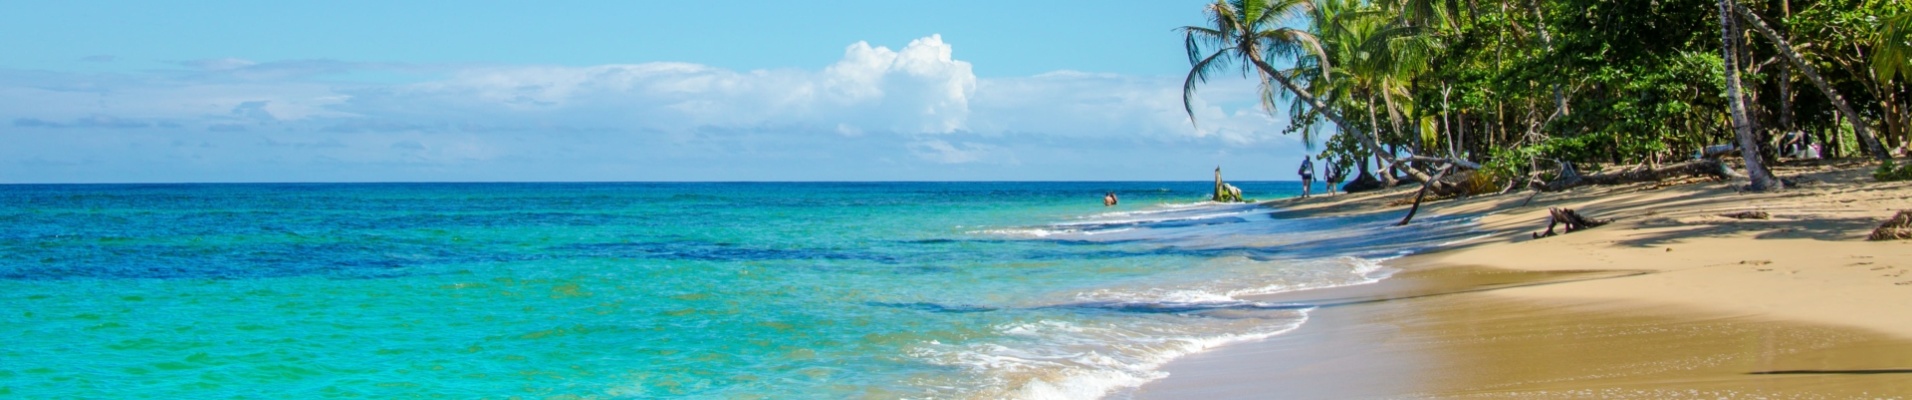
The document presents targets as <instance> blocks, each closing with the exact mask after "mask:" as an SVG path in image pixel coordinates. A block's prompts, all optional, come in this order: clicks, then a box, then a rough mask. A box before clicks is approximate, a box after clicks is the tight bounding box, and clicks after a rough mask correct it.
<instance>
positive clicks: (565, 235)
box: [0, 182, 1470, 398]
mask: <svg viewBox="0 0 1912 400" xmlns="http://www.w3.org/2000/svg"><path fill="white" fill-rule="evenodd" d="M1238 185H1241V186H1242V187H1243V189H1244V190H1245V191H1246V192H1247V193H1248V194H1249V195H1250V196H1251V197H1260V198H1264V199H1268V198H1277V197H1285V196H1288V195H1291V194H1292V193H1293V192H1294V190H1293V189H1294V188H1293V186H1294V184H1293V183H1254V182H1249V183H1246V184H1241V183H1238ZM1208 186H1209V183H1207V182H1169V183H1164V182H1129V183H1122V182H1117V183H788V184H778V183H761V184H753V183H709V184H702V183H668V184H645V183H576V184H555V183H554V184H284V185H263V184H260V185H250V184H249V185H54V186H31V185H29V186H0V343H6V345H5V346H0V395H4V396H20V397H112V398H140V397H147V398H179V397H194V398H211V397H232V396H269V397H375V398H386V397H434V396H442V397H450V398H477V397H496V398H503V397H509V396H524V397H530V398H547V397H566V396H576V397H601V398H619V397H720V398H753V397H761V398H843V397H878V398H893V397H933V398H974V397H982V398H1001V397H1020V398H1093V397H1097V396H1101V395H1103V394H1105V393H1107V392H1108V391H1110V390H1113V389H1118V388H1121V387H1126V386H1133V385H1137V384H1140V383H1142V382H1145V381H1146V380H1148V379H1152V378H1155V377H1159V376H1160V373H1159V372H1156V371H1155V370H1154V368H1155V367H1157V366H1159V365H1160V364H1162V363H1164V362H1166V361H1168V360H1170V359H1173V358H1174V357H1177V356H1180V355H1183V354H1187V353H1190V352H1194V351H1199V350H1201V349H1203V348H1206V347H1209V346H1213V345H1217V344H1221V343H1226V342H1230V341H1239V340H1248V339H1254V338H1261V337H1267V336H1270V335H1275V334H1279V333H1281V332H1284V331H1286V330H1289V329H1292V328H1294V327H1295V326H1297V325H1298V324H1300V323H1303V322H1304V321H1305V320H1306V315H1307V312H1308V310H1306V309H1298V308H1293V307H1287V306H1283V305H1271V304H1256V303H1252V302H1245V301H1241V300H1237V299H1236V298H1237V296H1241V295H1246V294H1256V293H1272V292H1279V291H1287V290H1298V289H1303V288H1312V287H1327V286H1339V285H1349V284H1359V283H1364V282H1370V281H1372V280H1375V279H1379V278H1382V277H1384V276H1385V274H1386V273H1387V271H1385V270H1381V269H1379V268H1378V267H1377V266H1376V265H1375V264H1374V263H1373V262H1371V260H1374V259H1379V258H1385V257H1389V256H1392V255H1395V254H1398V253H1400V252H1403V251H1411V250H1413V249H1418V248H1424V247H1427V246H1431V245H1434V244H1438V243H1441V242H1445V241H1452V240H1455V239H1458V238H1462V237H1465V235H1466V232H1465V231H1466V227H1467V226H1468V225H1469V224H1470V221H1468V220H1466V219H1462V218H1450V219H1440V218H1429V217H1423V218H1424V219H1421V220H1418V221H1417V224H1416V226H1413V227H1409V228H1387V227H1385V226H1386V225H1387V224H1388V223H1391V222H1393V219H1394V218H1398V216H1377V217H1373V218H1355V219H1343V220H1333V221H1330V220H1323V219H1276V218H1273V217H1271V216H1270V212H1271V211H1272V210H1270V209H1268V208H1265V207H1259V206H1250V205H1215V204H1206V203H1204V202H1201V201H1200V200H1201V199H1203V198H1205V196H1206V193H1207V190H1208ZM1107 190H1114V191H1117V192H1118V194H1120V195H1121V197H1122V200H1123V203H1122V205H1121V206H1118V207H1114V208H1104V207H1102V206H1101V202H1100V200H1101V193H1102V192H1103V191H1107ZM1330 229H1333V230H1330Z"/></svg>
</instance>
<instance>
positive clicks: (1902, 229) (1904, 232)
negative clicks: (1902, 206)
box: [1866, 210, 1912, 240]
mask: <svg viewBox="0 0 1912 400" xmlns="http://www.w3.org/2000/svg"><path fill="white" fill-rule="evenodd" d="M1899 239H1912V210H1904V211H1899V214H1898V215H1894V216H1892V219H1890V220H1886V221H1885V223H1884V224H1880V225H1879V228H1878V229H1873V230H1872V236H1867V237H1866V240H1899Z"/></svg>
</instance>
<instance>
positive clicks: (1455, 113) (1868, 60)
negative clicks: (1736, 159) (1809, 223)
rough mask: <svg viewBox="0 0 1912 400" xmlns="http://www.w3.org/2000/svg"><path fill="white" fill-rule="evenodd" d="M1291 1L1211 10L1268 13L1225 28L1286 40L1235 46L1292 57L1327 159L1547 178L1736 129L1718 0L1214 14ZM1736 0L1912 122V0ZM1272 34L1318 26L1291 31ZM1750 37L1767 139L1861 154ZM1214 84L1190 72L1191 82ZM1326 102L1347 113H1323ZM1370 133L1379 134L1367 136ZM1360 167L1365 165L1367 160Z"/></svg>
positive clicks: (1370, 5) (1849, 88) (1751, 73)
mask: <svg viewBox="0 0 1912 400" xmlns="http://www.w3.org/2000/svg"><path fill="white" fill-rule="evenodd" d="M1294 1H1306V2H1307V4H1308V6H1307V7H1299V6H1297V7H1294V8H1289V9H1290V10H1303V9H1306V10H1307V11H1306V12H1305V13H1302V14H1294V15H1288V16H1287V17H1284V18H1279V21H1275V20H1260V19H1254V18H1246V17H1247V16H1248V14H1249V13H1233V12H1232V11H1230V12H1219V13H1213V15H1211V17H1225V18H1213V19H1211V21H1210V22H1211V23H1217V24H1220V25H1226V23H1225V22H1226V21H1242V20H1254V21H1258V22H1260V23H1261V24H1251V23H1246V22H1244V23H1237V24H1236V25H1239V26H1242V27H1244V28H1241V29H1236V30H1233V31H1229V30H1226V29H1222V30H1216V31H1214V32H1215V33H1224V35H1221V36H1230V35H1229V34H1233V36H1230V37H1235V38H1242V37H1245V36H1242V35H1240V34H1239V33H1240V32H1250V31H1261V32H1264V33H1266V34H1267V35H1268V37H1269V39H1275V38H1280V39H1282V41H1281V42H1280V43H1281V45H1280V46H1270V47H1267V48H1265V49H1263V51H1261V52H1260V53H1259V54H1258V55H1257V54H1222V55H1221V57H1222V58H1224V59H1229V60H1231V61H1241V60H1246V59H1251V58H1255V57H1257V56H1265V57H1264V58H1265V59H1266V60H1268V61H1271V62H1273V63H1274V64H1275V65H1292V66H1293V67H1292V68H1291V69H1288V70H1285V71H1280V72H1281V73H1280V74H1279V76H1281V77H1284V78H1286V79H1290V80H1291V81H1292V82H1294V83H1295V84H1297V85H1298V86H1300V87H1301V89H1302V91H1304V92H1306V93H1307V95H1308V96H1310V97H1313V98H1317V99H1319V100H1320V101H1321V103H1323V104H1325V107H1324V108H1326V109H1327V110H1318V109H1315V105H1313V104H1304V103H1305V102H1302V101H1290V102H1289V104H1288V105H1289V106H1290V108H1289V110H1288V112H1287V114H1288V115H1289V116H1291V118H1289V121H1290V126H1289V129H1288V131H1287V132H1288V133H1297V132H1299V133H1302V134H1303V135H1304V137H1305V139H1306V141H1307V142H1308V143H1310V145H1311V146H1310V147H1309V148H1310V149H1311V150H1314V149H1317V147H1314V146H1312V145H1313V144H1315V143H1319V144H1322V145H1323V146H1321V147H1319V149H1320V150H1321V151H1320V155H1321V156H1323V157H1324V159H1334V160H1341V161H1343V162H1348V163H1349V164H1352V161H1354V160H1372V159H1373V157H1374V155H1375V152H1388V151H1393V149H1396V148H1401V149H1408V150H1407V151H1412V152H1417V153H1419V155H1427V156H1437V157H1438V156H1446V155H1447V154H1446V153H1447V150H1448V149H1449V148H1450V146H1451V147H1452V148H1455V149H1456V150H1457V153H1459V154H1458V155H1459V156H1461V157H1462V158H1467V159H1469V160H1471V161H1475V162H1479V163H1481V164H1482V166H1483V170H1482V171H1480V175H1482V176H1483V178H1481V179H1488V178H1492V180H1498V181H1499V182H1503V183H1504V182H1505V180H1506V179H1509V178H1513V177H1518V176H1524V175H1526V174H1528V173H1531V172H1535V171H1531V169H1533V168H1534V167H1535V165H1534V162H1535V161H1536V160H1540V166H1541V167H1542V168H1543V169H1551V168H1555V166H1554V163H1553V161H1555V160H1558V161H1565V162H1573V163H1575V164H1577V165H1580V166H1585V167H1595V166H1597V165H1601V164H1606V165H1616V164H1628V163H1639V162H1644V161H1649V160H1654V161H1666V160H1670V159H1679V158H1684V157H1686V156H1687V155H1689V154H1692V153H1693V152H1694V151H1695V150H1697V149H1699V148H1701V147H1703V146H1706V145H1712V144H1720V143H1730V142H1732V141H1733V139H1734V133H1733V130H1732V127H1731V124H1730V122H1728V118H1727V116H1728V115H1729V110H1728V104H1729V103H1728V102H1727V101H1726V97H1725V96H1726V95H1725V73H1726V71H1725V70H1724V69H1723V60H1722V59H1721V57H1722V55H1721V53H1722V48H1721V40H1720V39H1721V27H1720V15H1719V6H1718V4H1719V3H1718V0H1653V1H1613V0H1550V1H1512V2H1498V3H1494V2H1486V3H1478V4H1476V3H1469V2H1460V1H1450V0H1390V1H1364V0H1278V1H1266V2H1260V1H1247V0H1239V1H1238V0H1225V1H1221V2H1218V3H1215V5H1214V6H1211V7H1210V11H1211V12H1213V11H1216V10H1257V9H1269V8H1268V7H1269V6H1271V5H1282V6H1287V5H1297V4H1299V3H1295V2H1294ZM1739 1H1740V3H1741V4H1742V5H1744V6H1746V7H1748V10H1750V11H1751V12H1752V13H1753V14H1756V15H1759V16H1761V18H1760V19H1762V20H1764V21H1765V22H1766V23H1767V24H1768V25H1770V26H1772V27H1773V28H1774V29H1776V30H1778V31H1779V34H1780V36H1783V37H1785V38H1787V40H1788V41H1790V42H1791V43H1792V44H1794V45H1795V46H1794V48H1793V51H1795V52H1798V53H1801V56H1802V58H1803V59H1804V60H1805V62H1806V63H1808V64H1809V65H1811V66H1812V67H1813V69H1814V70H1816V71H1817V74H1818V75H1819V76H1820V77H1821V78H1823V80H1824V81H1825V82H1826V83H1827V84H1828V86H1829V88H1830V89H1832V90H1833V91H1836V92H1838V93H1839V96H1840V97H1842V98H1844V99H1845V100H1846V102H1847V103H1849V104H1851V105H1852V106H1853V107H1855V108H1857V110H1856V111H1857V113H1858V114H1860V115H1861V116H1862V117H1863V119H1866V120H1867V121H1862V122H1865V123H1868V124H1873V125H1874V126H1877V127H1879V128H1885V126H1884V125H1889V124H1890V125H1894V126H1898V125H1908V124H1912V121H1902V122H1901V121H1898V120H1892V121H1887V120H1888V118H1886V117H1887V116H1890V115H1898V114H1895V113H1904V111H1895V110H1907V109H1912V104H1908V102H1912V85H1908V84H1907V83H1906V81H1907V80H1912V79H1907V78H1905V77H1904V76H1903V75H1902V74H1901V75H1894V73H1898V72H1900V71H1902V70H1903V71H1907V72H1912V69H1908V68H1912V66H1908V65H1907V63H1912V2H1909V1H1905V0H1789V1H1788V2H1786V3H1780V2H1771V1H1752V0H1739ZM1782 6H1784V7H1782ZM1258 15H1274V14H1269V13H1262V14H1258ZM1271 21H1272V22H1271ZM1275 27H1295V28H1297V29H1299V30H1300V31H1304V32H1305V33H1306V35H1292V34H1294V33H1296V32H1294V31H1281V32H1280V33H1279V34H1277V33H1276V32H1274V29H1275ZM1196 29H1197V30H1192V31H1184V32H1185V33H1189V34H1191V35H1194V36H1196V37H1198V38H1199V37H1201V36H1202V35H1201V34H1204V33H1206V32H1207V31H1200V30H1199V29H1201V28H1196ZM1738 37H1743V38H1745V39H1746V41H1745V42H1744V45H1745V48H1744V49H1743V50H1744V55H1745V58H1743V59H1742V60H1743V61H1745V63H1743V69H1742V70H1741V71H1739V73H1740V76H1741V79H1742V81H1743V82H1744V90H1745V93H1746V97H1748V100H1749V101H1750V103H1749V104H1748V107H1749V108H1750V110H1749V111H1751V113H1750V114H1751V115H1752V117H1753V118H1755V125H1756V126H1758V127H1760V128H1761V130H1762V131H1765V132H1774V131H1779V130H1782V129H1796V130H1802V131H1806V132H1812V133H1815V134H1818V133H1822V132H1831V133H1833V136H1834V137H1835V138H1837V137H1845V138H1844V139H1834V140H1833V141H1832V142H1830V143H1824V144H1826V145H1828V146H1829V147H1828V148H1837V149H1851V148H1853V146H1854V145H1855V140H1854V139H1852V138H1850V137H1846V136H1848V135H1850V133H1848V131H1847V129H1849V128H1850V127H1849V126H1847V125H1845V124H1848V122H1846V121H1845V120H1844V119H1842V118H1840V117H1839V116H1838V115H1836V114H1835V108H1834V107H1833V105H1832V102H1831V101H1830V100H1828V99H1829V96H1827V95H1826V94H1824V93H1822V91H1821V90H1820V88H1819V87H1818V86H1817V85H1815V84H1814V82H1812V81H1810V80H1808V79H1807V77H1806V76H1805V73H1804V72H1803V69H1802V68H1798V67H1797V66H1794V65H1793V63H1792V62H1791V59H1790V58H1787V57H1783V56H1781V54H1780V53H1781V51H1780V49H1779V48H1777V47H1775V46H1776V45H1775V44H1774V43H1773V42H1774V41H1772V40H1769V39H1767V38H1766V37H1764V36H1763V35H1759V34H1754V33H1751V32H1750V31H1748V32H1746V33H1744V34H1741V35H1738ZM1191 43H1196V44H1198V45H1201V46H1194V47H1200V48H1199V49H1197V50H1201V52H1197V53H1193V54H1194V55H1197V56H1200V55H1202V54H1207V53H1206V52H1222V53H1225V51H1222V50H1225V48H1227V47H1228V46H1229V45H1230V44H1231V43H1233V44H1237V46H1234V47H1236V48H1238V49H1239V48H1241V47H1256V46H1259V45H1257V44H1255V43H1250V42H1243V41H1234V42H1227V41H1207V42H1205V41H1200V40H1197V41H1195V42H1191ZM1267 44H1271V45H1272V44H1275V42H1274V41H1269V42H1267ZM1313 44H1318V45H1319V52H1316V51H1315V50H1314V47H1312V45H1313ZM1202 46H1208V47H1202ZM1277 48H1279V50H1277ZM1302 50H1305V51H1302ZM1197 61H1199V60H1197ZM1290 61H1291V62H1290ZM1881 63H1883V64H1881ZM1229 65H1232V66H1236V67H1239V66H1241V65H1240V64H1239V63H1234V64H1229ZM1880 65H1887V66H1889V67H1891V68H1887V69H1879V68H1878V66H1880ZM1199 67H1210V68H1216V70H1215V71H1214V72H1228V73H1231V74H1245V73H1246V72H1249V71H1247V70H1242V71H1236V70H1234V69H1232V68H1231V69H1228V70H1227V71H1222V70H1221V68H1220V67H1214V66H1209V65H1198V68H1195V69H1202V68H1199ZM1250 75H1252V74H1250ZM1895 76H1897V78H1895ZM1201 78H1202V75H1201V74H1199V73H1197V74H1191V79H1190V80H1189V81H1188V82H1200V80H1201ZM1262 83H1263V84H1264V85H1265V84H1266V83H1267V82H1262ZM1556 88H1557V89H1556ZM1782 89H1784V90H1789V91H1790V93H1789V94H1782ZM1556 90H1558V96H1559V98H1560V99H1562V100H1564V102H1565V103H1566V104H1567V106H1568V107H1566V108H1565V111H1567V112H1565V113H1557V112H1556V107H1555V99H1556ZM1263 93H1264V94H1267V93H1269V91H1268V90H1267V89H1266V88H1264V91H1263ZM1274 95H1275V96H1276V97H1279V98H1278V99H1275V100H1286V99H1289V98H1291V97H1300V96H1298V95H1297V96H1290V94H1288V93H1280V92H1279V91H1277V93H1274ZM1324 111H1331V114H1334V115H1335V116H1336V118H1327V117H1324V115H1326V114H1329V113H1328V112H1324ZM1785 111H1789V112H1785ZM1788 114H1790V115H1788ZM1782 116H1783V117H1782ZM1331 119H1335V120H1333V121H1331ZM1842 126H1843V127H1844V129H1842ZM1448 129H1453V131H1451V132H1450V131H1447V130H1448ZM1909 130H1912V129H1899V130H1897V131H1896V132H1900V133H1897V135H1901V136H1898V137H1899V138H1901V139H1902V140H1912V135H1909V134H1906V133H1904V132H1907V131H1909ZM1874 131H1875V132H1877V131H1886V132H1893V130H1889V129H1874ZM1322 134H1326V135H1328V136H1325V137H1322V136H1318V135H1322ZM1357 135H1359V136H1357ZM1369 138H1371V139H1372V142H1376V143H1368V142H1369V141H1368V140H1359V139H1369ZM1317 139H1325V140H1317ZM1373 144H1378V146H1373ZM1839 153H1840V155H1842V156H1854V155H1856V154H1855V153H1853V152H1851V151H1841V152H1839ZM1364 165H1366V163H1364ZM1349 166H1350V167H1352V165H1349ZM1347 170H1348V171H1349V174H1351V175H1352V174H1354V173H1355V171H1356V168H1348V169H1347ZM1895 171H1896V170H1895ZM1543 172H1548V171H1543Z"/></svg>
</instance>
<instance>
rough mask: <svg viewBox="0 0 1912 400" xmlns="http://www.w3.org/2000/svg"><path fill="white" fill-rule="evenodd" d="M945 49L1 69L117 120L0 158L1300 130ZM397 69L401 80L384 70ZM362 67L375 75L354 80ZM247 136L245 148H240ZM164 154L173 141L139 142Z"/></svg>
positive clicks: (996, 160) (13, 106)
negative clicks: (761, 58) (807, 60)
mask: <svg viewBox="0 0 1912 400" xmlns="http://www.w3.org/2000/svg"><path fill="white" fill-rule="evenodd" d="M956 56H957V53H956V52H955V50H954V47H953V46H952V45H951V44H950V43H948V42H945V41H943V38H942V37H941V36H940V35H931V36H928V37H923V38H919V39H916V40H913V41H910V42H909V43H908V44H907V45H905V46H903V47H902V48H901V49H896V50H893V49H890V48H887V47H883V46H874V45H871V44H869V43H867V42H857V43H853V44H850V45H848V46H846V47H845V48H844V50H843V54H842V57H841V58H839V59H838V60H837V61H835V62H833V63H831V64H829V65H825V66H821V67H820V68H815V69H796V68H786V69H769V70H752V71H736V70H730V69H724V68H718V67H713V66H707V65H701V64H694V63H682V62H652V63H641V64H617V65H595V66H537V65H487V66H470V65H438V66H418V65H394V64H368V63H352V62H342V61H328V60H293V61H276V62H254V61H250V60H242V59H214V60H200V61H192V62H185V63H181V64H180V65H182V66H185V67H189V68H188V69H181V70H173V71H149V72H140V73H121V74H82V73H57V72H40V71H5V70H0V125H4V126H0V129H3V130H4V132H27V131H33V132H54V131H55V130H57V131H58V132H61V134H62V135H72V134H75V133H77V132H81V131H86V130H89V129H90V130H94V131H98V132H107V131H112V132H119V133H110V134H109V133H96V134H98V135H123V136H117V137H96V138H93V139H82V138H79V137H68V138H63V139H58V140H57V141H56V140H55V139H45V140H46V141H45V142H43V143H44V146H43V147H33V146H35V145H34V144H33V142H26V141H16V142H15V144H16V145H18V146H17V147H15V150H17V151H11V152H9V151H0V164H4V163H6V162H10V161H11V162H16V163H17V162H22V160H26V158H22V157H27V156H29V155H30V156H32V157H37V158H34V159H36V160H61V159H69V160H78V159H114V157H113V155H111V154H106V153H104V152H106V151H107V150H103V149H106V147H97V148H91V149H92V150H86V151H88V152H92V153H87V154H80V153H72V152H74V151H79V150H63V148H61V147H59V146H67V147H71V146H72V144H73V143H82V142H84V143H101V144H112V143H145V142H146V140H147V138H143V137H136V136H133V135H137V134H140V132H143V131H142V130H144V131H155V132H156V131H164V132H166V133H164V134H163V135H160V136H164V135H173V136H174V137H165V139H166V140H167V142H166V143H170V141H172V140H174V139H180V140H185V139H191V140H186V141H187V142H193V143H207V144H210V146H204V147H194V148H192V149H190V150H191V151H194V152H199V153H194V154H193V155H192V157H194V158H195V159H200V158H204V157H214V156H217V155H218V154H217V153H216V152H220V151H223V152H229V153H230V154H228V156H229V158H231V159H244V160H266V161H259V162H277V161H270V160H271V159H272V157H278V158H279V159H286V158H293V157H318V158H322V159H323V160H321V161H324V162H338V163H346V164H353V165H384V164H390V163H411V164H437V165H471V164H473V163H487V162H500V161H499V160H513V161H514V162H526V163H538V162H541V161H538V160H551V161H548V162H552V163H557V164H562V163H563V162H566V161H567V160H571V159H574V158H575V157H580V155H584V156H588V157H595V158H597V159H603V160H611V161H605V162H613V161H617V160H627V159H645V158H649V159H659V160H664V159H669V160H684V159H687V158H685V157H690V156H685V154H693V155H696V156H699V157H718V158H725V157H728V158H725V160H726V161H734V160H738V159H741V158H758V159H761V158H763V157H779V158H777V160H783V161H788V160H804V159H809V158H805V157H827V158H850V159H863V160H892V158H891V157H892V156H893V155H897V154H902V155H906V156H905V157H897V159H901V160H902V161H897V162H904V161H909V162H919V163H928V164H925V165H945V166H946V165H953V164H962V165H967V166H969V167H975V166H981V165H988V166H997V167H1005V166H1014V165H1019V161H1018V160H1017V159H1016V157H1015V155H1016V154H1032V155H1033V154H1040V155H1041V156H1042V157H1040V159H1041V160H1038V158H1031V159H1030V160H1032V161H1031V162H1049V161H1054V160H1060V159H1064V158H1068V159H1088V160H1094V159H1102V158H1107V157H1103V156H1099V155H1098V153H1096V152H1098V151H1114V150H1110V149H1117V148H1133V147H1135V145H1136V144H1138V143H1142V144H1145V146H1160V145H1164V144H1168V145H1174V146H1184V147H1185V149H1184V150H1189V149H1195V148H1208V149H1213V148H1216V147H1226V148H1252V147H1257V146H1263V147H1266V146H1290V147H1292V146H1293V144H1294V143H1293V140H1294V139H1293V137H1287V136H1282V135H1280V133H1279V132H1280V130H1281V128H1283V127H1284V126H1285V124H1286V121H1285V120H1284V119H1283V118H1282V117H1274V116H1269V115H1267V114H1266V113H1264V112H1262V111H1260V110H1259V109H1258V108H1257V107H1256V105H1255V94H1256V93H1255V85H1254V84H1253V82H1251V81H1248V80H1246V79H1227V78H1224V79H1218V80H1211V81H1210V82H1209V83H1208V84H1206V85H1204V86H1203V87H1202V88H1201V91H1200V92H1199V96H1197V97H1196V98H1195V99H1194V101H1193V102H1192V103H1193V106H1194V110H1195V115H1196V120H1198V121H1200V122H1201V123H1200V124H1199V125H1193V124H1190V120H1189V116H1188V115H1187V113H1186V112H1185V111H1184V110H1183V106H1182V103H1181V83H1182V81H1181V77H1179V76H1131V75H1118V74H1101V73H1089V72H1077V71H1057V72H1051V73H1046V74H1041V75H1036V76H1028V77H1001V78H979V77H977V76H976V75H975V72H974V71H973V68H972V66H971V65H970V63H969V62H966V61H962V60H960V59H958V58H957V57H956ZM1168 56H1173V55H1168ZM394 75H397V76H403V77H405V78H406V79H402V80H401V81H402V83H389V82H381V81H378V79H389V77H390V76H394ZM359 76H377V77H380V78H374V79H373V80H369V81H368V80H356V81H355V80H353V79H350V78H352V77H359ZM719 133H721V134H719ZM262 138H271V139H270V140H262ZM262 143H263V144H262ZM288 143H291V144H296V143H323V144H327V145H326V146H317V147H315V146H293V145H285V144H288ZM56 144H58V145H59V146H56ZM249 148H253V149H254V150H255V151H252V152H251V153H245V152H248V151H249V150H248V149H249ZM62 151H65V152H69V153H71V154H67V156H62V155H61V152H62ZM178 151H187V150H178ZM1191 154H1192V153H1191ZM163 156H169V155H165V154H160V155H154V156H150V157H148V156H142V157H147V158H148V159H150V158H152V157H160V158H164V157H163ZM1065 156H1066V157H1065ZM122 158H125V159H129V160H130V159H140V158H134V157H122ZM248 162H250V161H248ZM884 162H888V161H884ZM893 171H908V170H907V169H895V170H893Z"/></svg>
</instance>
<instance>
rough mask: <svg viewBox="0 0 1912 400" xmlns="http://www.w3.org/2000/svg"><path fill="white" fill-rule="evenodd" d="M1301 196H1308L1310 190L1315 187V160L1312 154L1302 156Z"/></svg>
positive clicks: (1300, 172)
mask: <svg viewBox="0 0 1912 400" xmlns="http://www.w3.org/2000/svg"><path fill="white" fill-rule="evenodd" d="M1296 173H1299V174H1301V198H1304V199H1305V198H1308V192H1309V191H1310V190H1313V189H1314V161H1313V160H1312V157H1311V156H1301V170H1300V171H1296Z"/></svg>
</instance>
